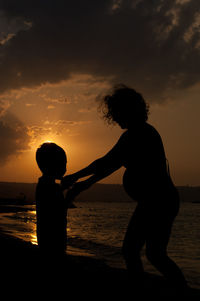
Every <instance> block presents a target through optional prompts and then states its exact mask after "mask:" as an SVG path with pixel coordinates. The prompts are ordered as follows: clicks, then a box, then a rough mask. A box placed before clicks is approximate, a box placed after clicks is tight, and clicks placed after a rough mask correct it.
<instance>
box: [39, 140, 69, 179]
mask: <svg viewBox="0 0 200 301" xmlns="http://www.w3.org/2000/svg"><path fill="white" fill-rule="evenodd" d="M36 161H37V164H38V166H39V168H40V170H41V172H42V173H43V174H44V175H48V176H53V177H54V178H55V179H61V178H62V176H63V175H64V174H65V172H66V163H67V157H66V154H65V151H64V150H63V149H62V148H61V147H60V146H58V145H57V144H55V143H52V142H46V143H43V144H42V145H41V146H40V147H39V148H38V149H37V151H36Z"/></svg>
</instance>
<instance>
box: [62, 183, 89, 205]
mask: <svg viewBox="0 0 200 301" xmlns="http://www.w3.org/2000/svg"><path fill="white" fill-rule="evenodd" d="M89 187H90V185H89V184H88V182H87V181H82V182H78V183H75V184H74V185H73V186H72V188H71V189H69V190H68V191H67V194H66V200H67V201H69V202H70V201H72V200H74V199H75V198H76V197H77V196H78V195H79V194H80V193H81V192H82V191H83V190H86V189H88V188H89Z"/></svg>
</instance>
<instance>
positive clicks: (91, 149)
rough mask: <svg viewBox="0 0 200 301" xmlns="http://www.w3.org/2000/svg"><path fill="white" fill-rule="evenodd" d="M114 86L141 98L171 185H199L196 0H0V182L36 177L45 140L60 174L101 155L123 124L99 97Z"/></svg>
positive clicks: (116, 178)
mask: <svg viewBox="0 0 200 301" xmlns="http://www.w3.org/2000/svg"><path fill="white" fill-rule="evenodd" d="M118 83H124V84H126V85H128V86H130V87H132V88H134V89H136V90H137V91H138V92H140V93H142V95H143V97H144V98H145V100H146V101H147V102H148V103H149V105H150V115H149V123H151V124H152V125H153V126H155V128H156V129H157V130H158V131H159V133H160V135H161V137H162V139H163V143H164V147H165V152H166V156H167V158H168V160H169V163H170V169H171V174H172V177H173V180H174V182H175V184H176V185H192V186H196V185H200V158H199V155H200V134H199V129H200V119H199V113H200V101H199V95H200V1H196V0H173V1H172V0H135V1H134V0H132V1H131V0H101V1H93V0H84V1H83V0H73V1H72V0H69V1H64V0H56V1H55V0H40V1H38V0H29V1H25V0H18V1H12V0H1V1H0V144H1V147H0V181H12V182H13V181H14V182H36V181H37V178H38V177H39V176H40V175H41V173H40V171H39V169H38V167H37V165H36V162H35V151H36V149H37V147H38V146H39V145H41V144H42V143H43V142H44V141H53V142H55V143H57V144H59V145H60V146H61V147H63V148H64V149H65V151H66V153H67V157H68V170H67V173H72V172H75V171H77V170H79V169H81V168H83V167H85V166H86V165H88V164H89V163H91V162H92V161H93V160H95V159H97V158H99V157H101V156H103V155H104V154H106V152H107V151H109V149H110V148H111V147H112V146H113V145H114V144H115V143H116V141H117V140H118V139H119V137H120V135H121V134H122V130H121V129H120V128H119V127H118V126H108V125H107V124H106V123H105V121H104V120H103V119H102V116H101V114H100V113H99V110H98V106H99V103H98V99H99V98H100V96H101V95H103V94H105V93H106V92H107V91H109V89H110V88H111V87H112V86H113V85H115V84H118ZM123 172H124V170H123V168H122V169H121V170H119V171H117V172H116V173H114V174H113V175H111V176H109V177H108V178H106V179H104V180H103V182H104V183H121V182H122V174H123Z"/></svg>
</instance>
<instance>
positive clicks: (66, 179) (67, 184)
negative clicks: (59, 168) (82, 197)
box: [61, 174, 77, 189]
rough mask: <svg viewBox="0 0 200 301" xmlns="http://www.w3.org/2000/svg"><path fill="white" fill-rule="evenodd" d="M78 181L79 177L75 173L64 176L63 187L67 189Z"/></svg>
mask: <svg viewBox="0 0 200 301" xmlns="http://www.w3.org/2000/svg"><path fill="white" fill-rule="evenodd" d="M76 181H77V177H75V176H74V175H73V174H72V175H68V176H65V177H63V178H62V180H61V186H62V189H67V188H69V187H70V186H72V185H73V184H74V183H75V182H76Z"/></svg>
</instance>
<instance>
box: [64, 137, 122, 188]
mask: <svg viewBox="0 0 200 301" xmlns="http://www.w3.org/2000/svg"><path fill="white" fill-rule="evenodd" d="M123 161H124V134H123V135H122V136H121V137H120V139H119V141H118V142H117V143H116V144H115V146H114V147H113V148H112V149H111V150H110V151H109V152H108V153H107V154H106V155H105V156H103V157H101V158H99V159H97V160H95V161H93V162H92V163H91V164H90V165H88V166H87V167H85V168H83V169H81V170H80V171H78V172H76V173H74V174H71V175H69V176H66V177H64V178H63V180H62V186H63V189H66V188H68V187H70V186H71V185H72V184H73V183H75V182H76V181H77V180H78V179H80V178H84V177H87V176H90V175H93V176H92V177H90V178H89V179H88V180H86V181H88V182H86V183H88V184H91V185H92V184H93V183H96V182H97V181H99V180H101V179H103V178H105V177H107V176H108V175H110V174H112V173H113V172H114V171H116V170H117V169H119V168H121V167H122V166H123ZM84 182H85V181H84ZM91 185H90V186H91Z"/></svg>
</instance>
